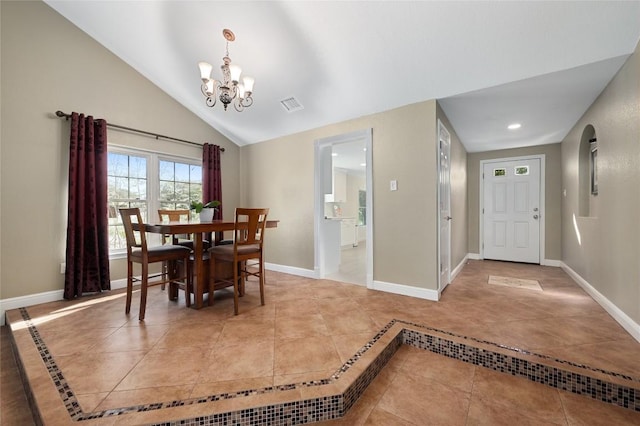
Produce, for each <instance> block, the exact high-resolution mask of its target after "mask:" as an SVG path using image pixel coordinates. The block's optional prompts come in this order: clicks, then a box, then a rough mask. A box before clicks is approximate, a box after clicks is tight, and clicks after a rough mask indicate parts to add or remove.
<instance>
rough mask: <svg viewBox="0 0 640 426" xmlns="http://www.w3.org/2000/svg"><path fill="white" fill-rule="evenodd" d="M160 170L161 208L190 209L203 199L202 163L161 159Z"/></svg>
mask: <svg viewBox="0 0 640 426" xmlns="http://www.w3.org/2000/svg"><path fill="white" fill-rule="evenodd" d="M159 171H160V173H159V181H160V197H159V200H160V208H161V209H172V210H175V209H188V208H189V204H190V203H191V200H201V199H202V166H201V165H196V164H188V163H184V162H182V163H179V162H176V161H169V160H160V168H159Z"/></svg>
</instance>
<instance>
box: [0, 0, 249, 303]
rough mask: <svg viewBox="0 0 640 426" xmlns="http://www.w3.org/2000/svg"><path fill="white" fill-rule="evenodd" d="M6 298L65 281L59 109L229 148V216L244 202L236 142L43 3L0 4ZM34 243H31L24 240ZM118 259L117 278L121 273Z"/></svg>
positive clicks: (1, 281)
mask: <svg viewBox="0 0 640 426" xmlns="http://www.w3.org/2000/svg"><path fill="white" fill-rule="evenodd" d="M0 8H1V11H2V12H1V17H2V22H1V23H2V26H1V31H2V32H1V42H2V51H1V54H2V75H1V90H2V100H1V108H2V114H1V119H2V131H1V137H2V142H1V146H0V149H1V160H0V161H1V166H2V167H1V181H0V182H1V202H0V218H1V219H0V220H1V226H0V228H1V229H2V234H1V245H0V246H1V252H0V253H1V262H0V265H1V266H0V271H1V273H0V299H7V298H11V297H17V296H23V295H29V294H37V293H42V292H47V291H52V290H60V289H62V287H63V283H64V276H63V275H61V274H60V272H59V268H60V263H61V262H63V261H64V257H65V238H66V209H67V205H66V191H67V167H68V163H67V157H68V154H67V152H68V144H69V142H68V141H69V123H67V122H65V121H64V120H60V119H57V118H51V117H52V114H53V113H54V112H55V111H56V110H62V111H64V112H67V113H70V112H72V111H77V112H83V113H87V114H91V115H93V116H94V117H96V118H105V119H106V120H107V121H109V122H113V123H116V124H120V125H123V126H128V127H134V128H139V129H144V130H149V131H153V132H157V133H160V134H165V135H170V136H174V137H177V138H181V139H187V140H193V141H202V142H204V141H209V142H213V143H216V144H219V145H221V146H223V147H225V149H226V152H225V153H224V154H223V159H222V168H223V172H222V173H223V179H224V182H223V183H224V189H225V193H224V199H223V201H224V204H225V212H224V213H225V215H226V216H231V215H232V214H233V210H234V208H235V206H236V205H237V204H238V200H239V192H240V189H239V188H240V183H239V174H238V170H237V164H238V162H239V148H238V147H237V146H236V145H234V144H233V143H231V142H230V141H229V140H228V139H226V138H225V137H223V136H222V135H220V134H219V133H218V132H216V131H215V130H213V129H212V128H211V127H210V126H208V125H207V124H206V123H204V122H203V121H202V120H200V119H199V118H198V117H196V116H195V115H193V114H192V113H190V112H189V111H187V110H186V109H185V108H184V107H182V106H181V105H179V104H178V103H177V102H175V101H174V100H173V99H172V98H170V97H169V96H168V95H166V94H165V93H164V92H162V91H161V90H160V89H158V87H156V86H154V85H153V84H152V83H151V82H149V81H148V80H146V79H145V78H144V77H142V76H141V75H140V74H138V73H137V72H136V71H135V70H133V69H132V68H131V67H129V66H128V65H126V64H125V63H124V62H122V61H121V60H119V59H118V58H117V57H115V56H114V55H113V54H111V53H110V52H109V51H108V50H106V49H105V48H104V47H102V46H101V45H99V44H98V43H96V42H95V41H94V40H93V39H92V38H90V37H89V36H88V35H86V34H85V33H83V32H82V31H80V30H79V29H78V28H76V27H75V26H73V25H72V24H71V23H69V22H68V21H67V20H66V19H64V18H63V17H62V16H60V15H59V14H58V13H57V12H55V11H54V10H53V9H51V8H50V7H48V6H47V5H46V4H44V3H42V2H9V1H2V2H0ZM108 137H109V142H110V143H118V144H124V145H131V146H138V147H146V148H148V149H154V150H157V151H161V152H165V153H172V154H178V155H183V156H187V157H193V158H201V155H202V154H201V150H200V149H199V148H197V147H190V146H187V145H180V144H175V143H171V142H163V141H156V140H155V139H152V138H146V137H142V136H134V135H130V134H126V133H122V132H118V131H116V130H109V132H108ZM25 241H29V242H30V247H29V248H28V249H27V248H25V246H24V245H23V243H24V242H25ZM123 264H124V262H123V261H114V262H112V274H111V275H112V276H111V278H112V279H118V278H123V277H124V276H125V275H124V268H123Z"/></svg>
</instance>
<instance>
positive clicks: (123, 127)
mask: <svg viewBox="0 0 640 426" xmlns="http://www.w3.org/2000/svg"><path fill="white" fill-rule="evenodd" d="M56 116H58V117H60V118H64V119H65V120H68V119H69V118H71V114H65V113H64V112H62V111H59V110H58V111H56ZM107 127H114V128H116V129H122V130H127V131H130V132H136V133H142V134H143V135H148V136H155V138H156V139H159V138H163V139H169V140H172V141H176V142H182V143H187V144H189V145H197V146H199V147H200V148H202V144H201V143H197V142H191V141H187V140H184V139H178V138H173V137H171V136H165V135H159V134H157V133H153V132H147V131H146V130H138V129H133V128H131V127H125V126H120V125H118V124H112V123H109V122H107ZM220 151H222V152H224V148H223V147H220Z"/></svg>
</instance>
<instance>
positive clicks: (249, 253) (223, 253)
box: [209, 208, 269, 315]
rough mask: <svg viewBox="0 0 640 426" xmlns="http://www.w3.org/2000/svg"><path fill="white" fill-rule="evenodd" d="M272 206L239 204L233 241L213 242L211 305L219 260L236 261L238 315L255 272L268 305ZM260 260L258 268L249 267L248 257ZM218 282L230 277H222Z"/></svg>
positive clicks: (211, 251) (211, 256)
mask: <svg viewBox="0 0 640 426" xmlns="http://www.w3.org/2000/svg"><path fill="white" fill-rule="evenodd" d="M268 214H269V209H246V208H237V209H236V217H235V224H234V230H233V235H234V239H233V244H229V245H219V246H213V247H211V248H210V249H209V305H212V304H213V293H214V288H215V285H216V276H215V271H216V262H232V263H233V265H232V266H233V311H234V314H235V315H238V297H239V296H240V293H241V291H242V292H243V291H244V284H245V281H246V278H247V277H248V276H250V275H251V276H255V277H257V278H258V281H259V283H260V304H261V305H264V281H265V277H264V259H263V257H262V253H263V247H264V229H265V226H266V224H267V215H268ZM252 259H255V260H257V265H256V266H257V267H258V270H257V272H256V271H254V269H253V268H248V267H247V260H252ZM217 281H218V282H220V281H228V280H224V279H222V280H220V279H219V277H218V280H217Z"/></svg>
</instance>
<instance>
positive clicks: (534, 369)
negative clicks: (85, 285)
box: [14, 308, 640, 425]
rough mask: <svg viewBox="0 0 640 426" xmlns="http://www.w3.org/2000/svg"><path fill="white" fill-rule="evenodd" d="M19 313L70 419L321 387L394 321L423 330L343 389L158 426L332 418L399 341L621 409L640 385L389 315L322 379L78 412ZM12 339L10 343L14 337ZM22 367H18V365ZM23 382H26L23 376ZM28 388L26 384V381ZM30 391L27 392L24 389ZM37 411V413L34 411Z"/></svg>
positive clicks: (637, 396) (635, 400)
mask: <svg viewBox="0 0 640 426" xmlns="http://www.w3.org/2000/svg"><path fill="white" fill-rule="evenodd" d="M20 313H21V316H22V318H23V320H24V321H25V324H26V325H27V328H28V330H29V333H30V335H31V338H32V339H33V342H34V344H35V345H36V348H37V350H38V352H39V354H40V356H41V358H42V360H43V362H44V363H45V366H46V368H47V370H48V372H49V374H50V375H51V378H52V380H53V382H54V384H55V385H56V389H57V390H58V393H59V394H60V397H61V399H62V402H63V403H64V405H65V408H66V409H67V411H68V413H69V416H70V417H71V419H72V420H74V421H84V420H91V419H99V418H105V417H110V416H119V415H124V414H129V413H140V412H146V411H153V410H160V409H164V408H171V407H179V406H186V405H193V404H201V403H207V402H213V401H220V400H226V399H233V398H238V397H243V396H250V395H260V394H266V393H270V392H279V391H285V390H291V389H299V388H303V387H313V386H321V385H326V384H330V383H335V382H336V381H337V380H338V379H339V378H340V377H341V376H342V375H343V374H344V373H345V372H347V371H348V370H349V369H350V368H351V367H352V366H353V365H355V364H356V362H357V361H359V360H360V359H361V358H362V356H363V355H364V354H365V353H367V352H368V351H369V350H370V349H371V348H372V347H373V346H374V345H375V344H376V343H377V342H378V341H379V340H380V339H381V338H382V337H383V336H384V335H385V334H386V333H387V332H388V331H389V330H390V329H391V327H393V326H394V325H395V324H404V325H407V326H411V327H414V328H417V329H419V330H425V332H420V331H417V330H412V329H407V328H403V329H402V331H401V332H399V333H398V334H397V335H396V336H395V337H394V338H393V340H391V342H389V343H388V344H387V345H386V346H385V348H384V349H383V350H382V351H381V352H380V354H378V355H377V356H376V358H375V359H374V360H373V361H372V362H371V363H370V364H369V365H368V366H367V367H366V368H365V369H364V371H363V372H362V373H361V374H360V375H359V376H358V377H357V378H356V379H355V380H354V381H353V383H351V384H350V385H349V387H348V388H347V389H346V390H345V392H344V393H342V394H338V395H327V396H322V397H317V398H311V399H306V400H300V401H293V402H286V403H278V404H272V405H268V406H263V407H254V408H249V409H244V410H238V411H234V412H226V413H215V414H211V415H209V416H200V417H194V418H190V419H182V420H179V421H174V422H166V423H165V422H163V423H158V425H173V424H176V425H223V424H225V425H226V424H234V425H261V424H264V425H267V424H306V423H312V422H318V421H324V420H331V419H337V418H339V417H342V416H343V415H344V414H346V412H347V411H348V410H349V409H350V408H351V407H352V406H353V404H355V402H356V401H357V400H358V398H359V397H360V396H361V395H362V393H364V391H365V390H366V388H367V386H368V385H369V384H370V383H371V382H372V381H373V380H374V379H375V377H376V376H377V375H378V373H379V372H380V371H381V370H382V369H383V368H384V366H385V365H386V364H387V362H388V361H389V360H390V359H391V358H392V357H393V355H394V354H395V353H396V351H397V350H398V348H399V347H400V346H401V345H402V344H407V345H411V346H414V347H417V348H420V349H424V350H429V351H432V352H434V353H437V354H440V355H443V356H447V357H450V358H454V359H459V360H462V361H465V362H469V363H472V364H474V365H478V366H482V367H486V368H490V369H493V370H494V371H500V372H504V373H508V374H512V375H515V376H519V377H523V378H527V379H529V380H532V381H535V382H538V383H543V384H546V385H548V386H552V387H555V388H557V389H562V390H566V391H570V392H573V393H576V394H581V395H585V396H590V397H591V398H593V399H596V400H599V401H603V402H607V403H611V404H615V405H618V406H621V407H624V408H628V409H631V410H635V411H640V389H635V388H631V387H627V386H622V385H617V384H614V383H610V382H607V381H604V380H601V379H595V378H593V377H589V376H588V375H586V374H579V373H575V372H570V371H566V370H562V369H559V368H556V367H550V366H547V365H544V364H539V363H535V362H531V361H527V360H523V359H520V358H517V357H516V356H512V355H506V354H503V353H498V352H493V351H490V350H486V349H481V348H477V347H474V346H471V345H468V344H466V343H460V342H454V341H453V340H448V339H446V338H443V337H438V336H434V335H431V334H428V333H427V332H426V331H431V332H435V333H439V334H443V335H445V336H450V337H454V338H458V339H463V340H464V341H468V342H476V343H482V344H484V345H489V346H494V347H496V348H500V349H503V350H508V351H512V352H514V354H516V355H532V356H536V357H540V358H541V359H545V360H553V361H555V362H558V363H561V364H562V363H564V364H566V365H571V366H574V367H578V368H582V369H585V370H587V371H594V372H599V373H604V374H608V375H611V376H612V377H619V378H624V379H627V380H631V381H638V382H640V380H639V379H636V378H632V377H628V376H626V375H623V374H619V373H612V372H607V371H605V370H602V369H598V368H593V367H589V366H583V365H580V364H575V363H572V362H569V361H565V360H561V359H555V358H552V357H549V356H546V355H541V354H536V353H532V352H529V351H525V350H521V349H518V348H513V347H508V346H504V345H500V344H497V343H494V342H489V341H484V340H481V339H476V338H472V337H467V336H462V335H458V334H455V333H451V332H447V331H443V330H439V329H436V328H432V327H428V326H424V325H421V324H416V323H412V322H408V321H403V320H396V319H394V320H392V321H390V322H389V323H388V324H387V325H386V326H385V327H383V328H382V329H381V330H380V331H379V332H378V333H377V334H376V335H375V336H374V337H373V338H372V339H371V340H370V341H369V342H367V343H366V344H365V345H364V346H363V347H362V348H360V349H359V350H358V351H357V352H356V353H355V354H354V355H353V356H352V357H351V358H350V359H349V360H348V361H347V362H345V363H344V364H343V365H342V366H341V367H340V368H339V369H338V370H337V371H336V372H334V373H333V374H332V375H331V377H329V378H327V379H321V380H315V381H307V382H300V383H292V384H285V385H280V386H270V387H265V388H260V389H248V390H242V391H238V392H232V393H224V394H217V395H207V396H203V397H199V398H191V399H187V400H178V401H169V402H157V403H151V404H143V405H136V406H130V407H120V408H114V409H109V410H103V411H98V412H92V413H84V412H83V411H82V408H81V407H80V405H79V404H78V401H77V399H76V397H75V394H74V393H73V390H72V389H71V388H70V387H69V384H68V383H67V381H66V379H65V378H64V375H63V373H62V371H61V370H60V369H59V367H58V366H57V364H56V362H55V360H54V358H53V356H52V355H51V354H50V353H49V350H48V348H47V346H46V343H45V342H44V340H43V339H42V338H41V337H40V334H39V332H38V330H37V327H36V326H35V325H34V323H33V321H32V320H31V318H30V316H29V313H28V311H27V309H26V308H20ZM14 343H15V342H14ZM21 368H23V366H21ZM25 383H28V382H26V381H25ZM27 387H28V386H27ZM28 392H30V391H28ZM36 414H37V415H38V416H39V413H36Z"/></svg>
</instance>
